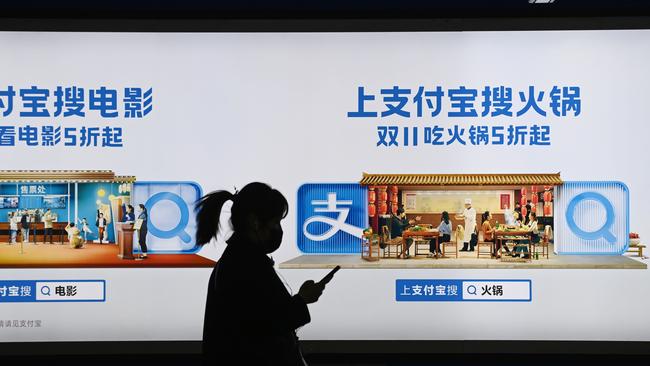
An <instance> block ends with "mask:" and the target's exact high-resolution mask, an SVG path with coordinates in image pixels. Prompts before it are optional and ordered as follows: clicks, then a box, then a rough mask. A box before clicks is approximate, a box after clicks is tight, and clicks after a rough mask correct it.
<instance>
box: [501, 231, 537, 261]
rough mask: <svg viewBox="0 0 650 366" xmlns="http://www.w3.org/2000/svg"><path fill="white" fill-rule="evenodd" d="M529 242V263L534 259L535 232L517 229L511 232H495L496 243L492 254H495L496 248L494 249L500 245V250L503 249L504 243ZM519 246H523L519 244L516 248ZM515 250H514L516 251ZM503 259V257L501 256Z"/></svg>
mask: <svg viewBox="0 0 650 366" xmlns="http://www.w3.org/2000/svg"><path fill="white" fill-rule="evenodd" d="M524 240H526V241H527V243H526V244H527V246H528V262H531V261H532V260H533V259H532V258H533V256H532V253H531V249H532V242H533V231H532V230H517V229H514V230H513V229H510V230H498V229H497V230H495V231H494V242H493V244H492V245H493V247H492V253H495V251H496V248H495V247H494V246H495V245H497V243H499V246H498V247H499V248H500V249H501V248H503V243H504V241H513V242H521V241H524ZM519 245H522V244H517V245H515V248H516V247H517V246H519ZM515 248H513V250H515ZM501 258H502V259H503V256H501Z"/></svg>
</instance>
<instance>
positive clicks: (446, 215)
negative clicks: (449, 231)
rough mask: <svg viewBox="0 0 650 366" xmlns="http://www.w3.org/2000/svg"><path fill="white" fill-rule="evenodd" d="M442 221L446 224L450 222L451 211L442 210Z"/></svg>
mask: <svg viewBox="0 0 650 366" xmlns="http://www.w3.org/2000/svg"><path fill="white" fill-rule="evenodd" d="M442 221H444V222H445V224H449V212H447V211H442Z"/></svg>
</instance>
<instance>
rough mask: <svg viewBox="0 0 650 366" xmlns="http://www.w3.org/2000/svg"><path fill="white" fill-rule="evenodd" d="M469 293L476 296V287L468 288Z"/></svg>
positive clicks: (470, 286)
mask: <svg viewBox="0 0 650 366" xmlns="http://www.w3.org/2000/svg"><path fill="white" fill-rule="evenodd" d="M467 293H468V294H470V295H476V286H474V285H469V286H467Z"/></svg>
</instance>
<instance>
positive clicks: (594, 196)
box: [566, 192, 616, 243]
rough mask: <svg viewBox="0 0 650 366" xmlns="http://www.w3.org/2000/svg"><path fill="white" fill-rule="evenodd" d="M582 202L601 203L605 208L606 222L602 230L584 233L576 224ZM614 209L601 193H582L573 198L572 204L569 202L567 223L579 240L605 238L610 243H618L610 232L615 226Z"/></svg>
mask: <svg viewBox="0 0 650 366" xmlns="http://www.w3.org/2000/svg"><path fill="white" fill-rule="evenodd" d="M582 201H596V202H598V203H600V204H601V205H602V206H603V207H604V208H605V212H606V216H607V218H606V220H605V223H604V224H603V226H601V228H600V229H598V230H596V231H584V230H582V229H581V228H580V227H578V225H577V224H576V222H575V218H574V216H575V215H574V214H575V209H576V206H577V205H578V204H579V203H580V202H582ZM614 218H615V215H614V207H613V206H612V203H611V202H609V200H608V199H607V198H605V196H603V195H602V194H600V193H596V192H584V193H580V194H579V195H577V196H575V197H573V199H572V200H571V202H569V206H567V209H566V222H567V224H568V225H569V229H571V231H572V232H573V233H574V234H576V235H577V236H578V237H579V238H581V239H585V240H596V239H600V238H605V240H607V241H608V242H609V243H615V242H616V236H614V234H613V233H612V232H611V231H610V228H611V227H612V225H614Z"/></svg>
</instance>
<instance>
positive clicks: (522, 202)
mask: <svg viewBox="0 0 650 366" xmlns="http://www.w3.org/2000/svg"><path fill="white" fill-rule="evenodd" d="M519 203H520V204H521V207H524V206H526V204H527V203H528V200H527V199H526V196H521V200H520V201H519Z"/></svg>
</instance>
